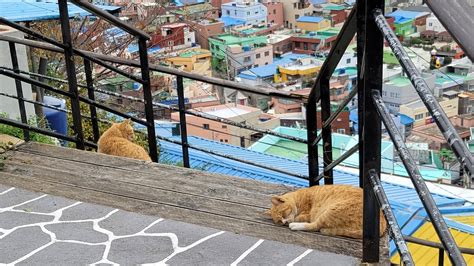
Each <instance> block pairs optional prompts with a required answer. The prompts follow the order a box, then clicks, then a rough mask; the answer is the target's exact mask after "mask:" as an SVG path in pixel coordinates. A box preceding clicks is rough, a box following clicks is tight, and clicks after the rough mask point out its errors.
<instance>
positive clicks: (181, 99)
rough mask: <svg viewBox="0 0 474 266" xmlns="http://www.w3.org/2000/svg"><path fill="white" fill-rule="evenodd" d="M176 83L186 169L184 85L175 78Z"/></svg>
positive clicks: (181, 80)
mask: <svg viewBox="0 0 474 266" xmlns="http://www.w3.org/2000/svg"><path fill="white" fill-rule="evenodd" d="M176 81H177V83H178V87H177V91H178V104H179V126H180V127H181V148H182V149H183V165H184V167H186V168H189V167H190V164H189V151H188V147H189V144H188V130H187V127H186V113H185V110H186V105H185V103H184V85H183V77H179V76H178V77H176Z"/></svg>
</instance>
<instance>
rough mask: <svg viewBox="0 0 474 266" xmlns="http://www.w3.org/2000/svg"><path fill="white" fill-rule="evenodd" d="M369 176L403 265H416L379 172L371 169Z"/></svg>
mask: <svg viewBox="0 0 474 266" xmlns="http://www.w3.org/2000/svg"><path fill="white" fill-rule="evenodd" d="M369 177H370V181H371V185H372V189H373V190H374V192H375V196H376V197H377V200H378V202H379V205H380V207H381V209H382V211H383V214H384V215H385V218H386V220H387V222H388V228H389V230H390V231H389V232H390V235H391V236H392V239H393V242H394V243H395V246H396V247H397V250H398V253H400V259H401V261H402V262H403V264H402V265H406V266H409V265H415V264H414V262H413V258H412V256H411V254H410V251H409V250H408V246H407V243H406V241H405V239H404V238H403V235H402V231H401V230H400V226H399V225H398V223H397V219H396V218H395V214H394V213H393V211H392V208H391V207H390V203H389V202H388V198H387V194H386V193H385V191H384V189H383V186H382V183H381V182H380V177H379V175H378V174H377V171H375V170H373V169H371V170H369Z"/></svg>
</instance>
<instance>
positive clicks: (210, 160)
mask: <svg viewBox="0 0 474 266" xmlns="http://www.w3.org/2000/svg"><path fill="white" fill-rule="evenodd" d="M177 140H179V139H177ZM188 141H189V143H190V144H191V145H193V146H196V147H200V148H203V149H207V150H212V151H214V152H216V153H220V154H226V155H230V156H232V157H236V158H240V159H242V160H248V161H251V162H254V163H257V164H261V165H265V166H269V167H273V168H276V169H281V170H285V171H288V172H292V173H298V174H301V175H308V164H307V162H306V161H299V160H291V159H287V158H283V157H279V156H274V155H269V154H265V153H261V152H256V151H251V150H248V149H244V148H240V147H236V146H233V145H228V144H224V143H220V142H215V141H211V140H207V139H203V138H199V137H195V136H189V137H188ZM160 145H161V153H160V161H165V162H173V163H176V162H180V161H182V153H181V146H180V145H177V144H173V143H169V142H165V141H161V142H160ZM189 152H190V160H191V164H193V165H194V166H195V167H197V168H201V169H204V170H207V171H210V172H214V173H225V174H228V175H233V176H239V177H244V178H251V179H256V180H261V181H267V182H274V183H280V184H286V185H292V186H298V187H303V186H307V183H308V182H307V181H306V180H303V179H300V178H297V177H293V176H289V175H285V174H281V173H278V172H275V171H271V170H267V169H264V168H261V167H256V166H251V165H248V164H245V163H240V162H236V161H234V160H231V159H227V158H224V157H220V156H216V155H210V154H207V153H204V152H200V151H196V150H193V149H190V150H189ZM334 182H335V183H336V184H351V185H356V186H357V185H358V184H359V177H358V176H357V175H354V174H351V173H347V172H344V171H340V170H337V169H336V170H335V171H334ZM383 186H384V189H385V191H386V193H387V196H388V198H389V200H390V202H391V204H392V205H394V206H397V207H398V208H399V209H411V210H416V209H417V208H420V207H422V204H421V201H420V200H419V198H418V195H417V194H416V192H415V190H414V189H412V188H408V187H404V186H401V185H395V184H392V183H387V182H383ZM433 198H434V200H435V201H436V203H437V204H438V206H456V205H457V206H459V205H462V204H463V203H464V200H462V199H454V198H449V197H445V196H441V195H437V194H433Z"/></svg>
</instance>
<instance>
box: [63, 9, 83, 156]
mask: <svg viewBox="0 0 474 266" xmlns="http://www.w3.org/2000/svg"><path fill="white" fill-rule="evenodd" d="M58 6H59V20H60V23H61V33H62V37H63V44H64V61H65V63H66V72H67V79H68V87H69V93H70V94H71V96H72V97H70V99H69V100H70V101H71V111H72V123H73V130H74V133H75V134H76V137H77V142H76V148H77V149H80V150H84V148H85V145H84V132H83V131H82V121H81V106H80V103H79V92H78V90H77V78H76V66H75V64H74V52H73V46H72V39H71V30H70V28H69V14H68V7H67V0H59V1H58Z"/></svg>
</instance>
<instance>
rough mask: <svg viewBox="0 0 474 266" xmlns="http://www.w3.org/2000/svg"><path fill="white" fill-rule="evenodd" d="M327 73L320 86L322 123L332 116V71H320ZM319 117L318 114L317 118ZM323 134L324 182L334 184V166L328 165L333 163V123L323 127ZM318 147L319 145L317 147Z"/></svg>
mask: <svg viewBox="0 0 474 266" xmlns="http://www.w3.org/2000/svg"><path fill="white" fill-rule="evenodd" d="M320 75H325V77H321V79H320V84H319V88H320V91H321V124H324V123H325V122H326V121H327V120H328V119H329V117H330V116H331V95H330V94H331V93H330V88H329V79H330V78H331V76H332V73H320ZM315 119H317V115H316V118H315ZM321 135H322V136H323V167H324V170H323V175H324V184H325V185H332V184H333V183H334V179H333V171H332V168H329V167H328V166H329V165H331V163H332V160H333V158H332V129H331V124H329V125H328V126H327V127H324V126H323V127H322V129H321ZM316 148H317V147H316Z"/></svg>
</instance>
